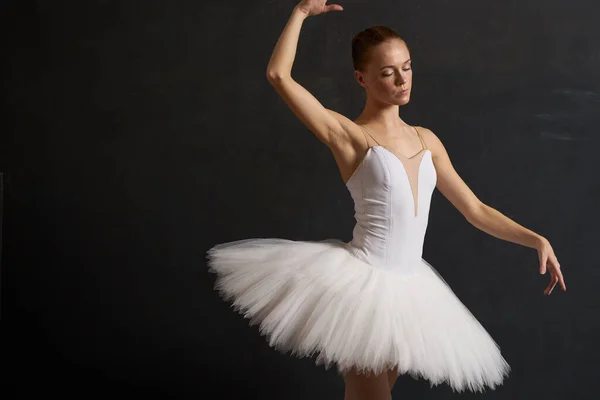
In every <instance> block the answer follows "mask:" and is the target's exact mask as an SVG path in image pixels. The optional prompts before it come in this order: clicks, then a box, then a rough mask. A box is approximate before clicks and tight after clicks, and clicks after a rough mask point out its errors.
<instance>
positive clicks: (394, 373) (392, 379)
mask: <svg viewBox="0 0 600 400" xmlns="http://www.w3.org/2000/svg"><path fill="white" fill-rule="evenodd" d="M387 374H388V383H389V385H390V392H391V391H392V388H393V387H394V383H396V379H398V367H396V368H394V369H391V370H389V371H388V372H387Z"/></svg>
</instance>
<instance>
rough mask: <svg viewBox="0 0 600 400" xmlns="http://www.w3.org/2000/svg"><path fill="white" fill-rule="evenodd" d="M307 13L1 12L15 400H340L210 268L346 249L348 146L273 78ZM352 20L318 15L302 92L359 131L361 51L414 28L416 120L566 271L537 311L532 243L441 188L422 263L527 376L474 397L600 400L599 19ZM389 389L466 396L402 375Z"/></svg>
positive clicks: (473, 6)
mask: <svg viewBox="0 0 600 400" xmlns="http://www.w3.org/2000/svg"><path fill="white" fill-rule="evenodd" d="M295 4H296V3H295V2H294V1H169V2H167V1H155V0H154V1H143V2H142V1H100V0H96V1H38V2H16V1H12V2H4V3H3V5H2V6H1V8H2V11H1V13H0V14H1V16H2V17H1V18H2V26H3V28H2V29H3V31H4V33H3V35H2V56H3V62H2V65H3V68H4V73H3V75H2V78H3V79H2V92H3V100H4V102H3V106H4V111H5V119H4V125H5V128H4V129H3V130H2V135H1V143H0V156H1V160H0V161H1V164H0V165H1V171H0V172H3V173H5V199H4V218H5V220H4V225H3V226H4V232H3V235H2V238H3V240H4V243H3V254H2V333H3V335H2V345H3V346H2V347H3V350H2V355H1V356H0V359H1V360H2V362H3V363H4V364H5V365H6V366H8V367H9V369H8V370H7V369H5V370H4V371H5V372H4V373H3V376H2V381H3V384H4V385H5V386H6V387H9V386H15V387H16V386H17V385H18V387H19V388H20V389H19V390H21V393H23V391H25V392H27V391H36V390H43V391H45V392H46V393H60V394H63V395H64V394H70V395H77V396H79V398H82V397H86V398H90V397H95V396H96V395H97V396H102V397H105V396H106V395H107V394H111V395H112V394H115V393H120V394H127V395H142V394H143V395H151V396H152V397H154V396H156V397H160V398H196V399H197V398H218V399H221V398H222V399H227V398H254V397H256V398H263V399H276V398H277V399H281V398H286V399H309V398H310V399H334V398H339V399H341V398H343V382H342V381H341V379H340V378H339V377H338V376H337V375H336V372H335V371H333V370H328V371H325V370H324V369H322V368H320V367H314V366H313V361H312V360H311V359H295V358H292V357H289V356H285V355H282V354H279V353H277V352H276V351H275V350H273V349H271V348H269V347H268V345H267V344H266V341H265V340H264V338H263V337H261V336H260V335H259V333H258V329H257V328H256V327H252V328H250V327H248V325H247V320H244V319H243V318H242V316H240V315H238V314H236V313H234V311H233V310H232V309H231V308H230V307H229V304H226V303H224V302H222V301H221V300H220V299H219V297H218V295H217V294H216V292H215V291H213V289H212V285H213V276H212V275H210V274H208V273H207V268H206V262H205V258H204V257H205V252H206V250H207V249H208V248H210V247H211V246H212V245H214V244H216V243H221V242H224V241H229V240H236V239H243V238H248V237H285V238H289V239H296V240H321V239H326V238H329V237H336V238H341V239H343V240H349V239H350V236H351V230H352V227H353V224H354V221H353V209H352V203H351V200H350V196H349V194H348V192H347V191H346V189H345V187H344V185H343V183H342V181H341V179H340V177H339V173H338V171H337V169H336V166H335V162H334V160H333V157H332V155H331V153H330V152H329V150H328V149H327V148H326V147H325V146H324V145H323V144H322V143H321V142H319V141H318V140H316V139H315V137H314V136H313V135H312V134H311V133H310V131H308V130H307V129H306V128H305V127H304V126H303V125H302V124H301V122H300V121H299V120H297V119H296V118H295V116H294V115H293V114H292V112H291V111H290V110H289V109H288V108H287V106H286V105H285V103H284V102H283V101H282V100H281V98H280V97H279V96H278V95H277V93H276V92H275V90H274V89H273V88H272V87H271V86H270V85H269V84H268V82H267V80H266V66H267V63H268V60H269V57H270V55H271V52H272V50H273V47H274V45H275V43H276V41H277V39H278V37H279V34H280V33H281V30H282V29H283V27H284V25H285V23H286V22H287V19H288V17H289V15H290V12H291V10H292V7H293V6H294V5H295ZM339 4H341V5H343V6H344V8H345V11H343V12H337V13H330V14H326V15H321V16H318V17H314V18H309V19H307V20H306V22H305V24H304V28H303V31H302V33H301V37H300V43H299V46H298V52H297V57H296V62H295V66H294V70H293V75H294V78H295V79H296V80H297V81H298V82H300V83H301V84H302V85H304V86H305V87H306V88H307V89H308V90H310V91H311V92H312V93H313V94H314V95H315V96H316V97H317V98H318V99H319V100H320V101H321V102H322V103H323V104H324V105H325V106H326V107H328V108H331V109H334V110H336V111H338V112H340V113H343V114H344V115H346V116H348V117H349V118H356V117H357V116H358V114H359V113H360V111H361V109H362V106H363V102H364V94H363V93H362V89H361V88H360V87H359V86H358V84H356V83H355V81H354V78H353V75H352V73H353V71H352V64H351V58H350V41H351V38H352V36H353V35H354V34H355V33H357V32H358V31H359V30H361V29H364V28H366V27H369V26H372V25H378V24H384V25H389V26H390V27H392V28H394V29H395V30H397V31H398V32H399V33H400V34H401V35H402V36H403V37H404V38H405V39H406V41H407V43H408V45H409V47H410V49H411V55H412V58H413V63H414V64H413V66H414V89H413V95H412V99H411V102H410V104H409V105H407V106H406V107H403V108H401V116H402V118H403V119H404V120H405V121H407V122H408V123H410V124H413V125H421V126H425V127H428V128H429V129H431V130H433V131H434V132H435V133H436V134H437V135H438V136H439V137H440V138H441V140H442V141H443V142H444V144H445V146H446V148H447V150H448V152H449V154H450V157H451V159H452V161H453V163H454V166H455V168H456V170H457V171H458V173H459V174H460V175H461V176H462V178H463V179H464V180H465V181H466V182H467V184H468V185H469V186H470V188H471V189H472V190H473V191H474V192H475V194H476V195H477V196H478V197H479V198H480V199H481V200H482V201H484V202H485V203H486V204H488V205H490V206H492V207H494V208H496V209H498V210H499V211H501V212H502V213H504V214H505V215H507V216H509V217H510V218H512V219H514V220H515V221H517V222H518V223H520V224H522V225H524V226H526V227H527V228H530V229H532V230H534V231H536V232H538V233H540V234H542V235H544V236H546V237H547V238H548V239H549V240H550V242H551V244H552V245H553V247H554V249H555V251H556V254H557V256H558V259H559V261H560V262H561V265H562V268H563V271H564V273H565V278H566V282H567V287H568V291H567V292H565V293H563V292H562V291H560V290H559V289H558V288H557V289H555V291H554V293H553V294H552V295H551V296H550V297H546V296H544V295H543V289H544V287H545V286H546V284H547V282H548V280H549V278H548V276H540V275H539V273H538V259H537V253H536V252H535V250H533V249H528V248H524V247H521V246H518V245H515V244H512V243H509V242H504V241H501V240H499V239H496V238H494V237H492V236H489V235H487V234H485V233H484V232H482V231H480V230H478V229H476V228H474V227H473V226H471V225H469V224H468V223H467V222H466V220H465V219H464V218H463V217H462V215H460V213H458V211H457V210H455V209H454V208H453V207H452V206H451V204H450V203H449V202H448V201H447V200H446V199H445V198H444V197H443V196H442V195H441V194H440V193H439V192H438V191H436V192H434V197H433V201H432V209H431V214H430V222H429V228H428V233H427V237H426V242H425V248H424V258H425V259H426V260H428V261H429V262H430V263H431V264H432V265H434V266H435V267H436V268H437V269H438V271H439V272H440V273H441V274H442V275H443V276H444V278H445V279H446V280H447V282H448V283H449V284H450V286H451V287H452V288H453V289H454V291H455V293H456V294H457V295H458V297H459V298H460V299H461V300H462V301H463V302H464V303H465V305H467V307H469V309H470V310H471V311H472V312H473V314H474V315H475V316H476V317H477V318H478V319H479V320H480V321H481V322H482V324H483V325H484V326H485V327H486V329H487V330H488V331H489V332H490V334H491V335H492V336H493V337H494V338H495V340H496V341H497V342H498V343H499V345H500V346H501V348H502V351H503V354H504V355H505V357H506V359H507V361H508V362H509V363H510V364H511V366H512V368H513V370H512V373H511V376H510V377H509V379H508V380H507V381H506V382H505V384H504V385H503V386H502V387H500V388H498V389H497V390H496V391H494V392H489V393H487V394H485V395H483V396H481V395H480V396H481V397H485V398H489V399H511V400H516V399H532V398H538V397H539V398H545V399H559V398H571V399H596V398H598V396H599V394H600V391H599V389H598V386H597V382H596V377H597V376H598V374H599V373H600V367H599V366H598V359H599V356H600V351H599V349H598V341H597V339H598V334H599V333H600V330H599V325H600V322H599V321H598V315H599V308H600V307H599V306H600V299H599V296H598V289H597V285H598V280H599V278H600V272H599V271H600V270H599V269H598V256H597V252H596V248H597V243H598V240H599V239H600V235H599V234H598V217H599V213H598V209H597V205H598V201H599V200H600V186H599V181H598V173H597V172H598V146H599V145H600V140H599V139H598V136H597V135H596V133H597V127H598V124H599V123H600V113H599V108H600V92H599V90H600V72H599V71H600V24H598V16H599V15H600V3H598V2H594V1H584V0H570V1H567V0H549V1H541V0H537V1H533V0H525V1H518V2H517V1H481V0H465V1H439V0H437V1H402V2H398V1H390V0H377V1H340V2H339ZM6 371H8V372H6ZM211 393H212V394H211ZM394 394H395V395H397V396H398V397H399V398H423V399H425V398H426V399H449V398H458V395H452V394H451V391H450V389H449V388H448V387H447V386H438V387H434V388H433V389H430V388H429V386H428V384H427V383H426V382H425V381H422V380H414V379H412V378H410V377H401V378H400V380H399V381H398V383H397V385H396V387H395V389H394ZM203 396H204V397H203ZM461 398H476V396H475V395H470V394H466V395H464V396H461Z"/></svg>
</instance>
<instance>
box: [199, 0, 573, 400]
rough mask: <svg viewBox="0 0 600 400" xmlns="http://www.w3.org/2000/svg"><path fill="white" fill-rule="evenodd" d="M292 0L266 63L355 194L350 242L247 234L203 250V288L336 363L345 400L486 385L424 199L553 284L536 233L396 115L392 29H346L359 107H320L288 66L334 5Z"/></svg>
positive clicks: (398, 91) (403, 63)
mask: <svg viewBox="0 0 600 400" xmlns="http://www.w3.org/2000/svg"><path fill="white" fill-rule="evenodd" d="M325 3H326V2H325V1H322V0H304V1H302V2H300V3H299V4H297V5H296V7H294V10H293V12H292V15H291V17H290V19H289V21H288V23H287V25H286V26H285V29H284V30H283V32H282V34H281V37H280V38H279V41H278V42H277V45H276V46H275V49H274V51H273V55H272V57H271V60H270V62H269V65H268V68H267V77H268V80H269V82H270V83H271V84H272V86H273V87H274V88H275V89H276V90H277V92H278V93H279V94H280V95H281V97H282V98H283V100H284V101H285V102H286V104H287V105H288V106H289V107H290V109H291V110H292V111H293V113H294V114H295V115H296V116H297V117H298V118H299V119H300V120H301V121H302V122H303V123H304V124H305V125H306V126H307V128H308V129H309V130H310V131H311V132H312V133H313V134H314V135H315V136H316V137H317V138H318V139H319V140H320V141H321V142H323V143H325V144H326V145H327V146H328V147H329V148H330V149H331V152H332V153H333V155H334V157H335V160H336V162H337V165H338V168H339V170H340V174H341V178H342V179H343V181H344V182H345V184H346V186H347V188H348V191H349V192H350V195H351V196H352V199H353V200H354V204H355V218H356V225H355V227H354V230H353V238H352V240H351V241H350V242H347V243H345V242H342V241H340V240H337V239H329V240H324V241H312V242H311V241H292V240H287V239H282V238H252V239H243V240H238V241H234V242H229V243H222V244H218V245H215V246H214V247H213V248H211V249H210V250H209V251H208V260H209V261H208V264H209V268H210V271H211V272H213V273H215V274H216V275H217V278H216V286H215V288H216V289H217V290H218V291H219V293H220V294H221V295H222V296H223V298H224V299H225V300H227V301H231V302H232V305H233V307H235V309H236V310H238V311H239V312H240V313H242V314H243V315H244V316H245V317H246V318H249V319H250V324H259V326H260V332H261V334H263V335H265V336H266V337H267V338H268V341H269V344H270V345H271V346H273V347H274V348H276V349H278V350H280V351H282V352H284V353H287V354H292V355H295V356H298V357H306V356H313V355H316V363H317V365H324V366H325V367H326V368H329V366H331V365H335V366H336V368H337V370H338V372H339V373H340V374H341V375H343V377H344V381H345V384H346V400H362V399H369V400H382V399H391V389H392V387H393V385H394V382H395V381H396V378H397V377H398V375H399V374H403V373H406V374H411V375H412V376H414V377H422V378H424V379H427V380H429V381H430V382H431V385H435V384H439V383H442V382H445V383H447V384H448V385H450V386H451V387H452V389H453V390H456V391H463V390H470V391H483V390H485V388H486V387H489V388H491V389H494V388H495V387H496V386H497V385H499V384H501V383H502V382H503V379H504V378H505V377H506V376H508V374H509V371H510V367H509V364H508V363H507V362H506V360H505V359H504V357H503V356H502V355H501V353H500V347H499V346H498V345H497V344H496V343H495V342H494V340H493V339H492V338H491V337H490V335H489V334H488V332H487V331H486V330H485V329H484V328H483V327H482V326H481V324H480V323H479V322H478V321H477V320H476V319H475V317H474V316H473V315H472V314H471V313H470V312H469V310H468V309H467V308H466V307H465V306H464V305H463V304H462V303H461V302H460V300H459V299H458V298H457V297H456V295H455V294H454V293H453V292H452V290H451V289H450V288H449V287H448V285H447V284H446V282H445V281H444V280H443V278H442V277H441V276H440V275H439V274H438V273H437V271H436V270H435V269H434V268H433V267H432V266H431V265H430V264H429V263H427V262H426V261H425V260H424V259H423V258H422V250H423V241H424V237H425V232H426V228H427V221H428V215H429V205H430V200H431V195H432V192H433V190H434V189H435V188H436V187H437V188H438V190H439V191H440V192H441V193H442V194H443V195H444V196H445V197H446V198H448V200H449V201H450V202H451V203H452V204H453V205H454V206H455V207H456V208H457V209H458V210H459V211H460V212H461V213H462V214H463V215H464V216H465V218H466V219H467V220H468V221H469V222H470V223H471V224H473V225H474V226H476V227H477V228H479V229H481V230H483V231H485V232H487V233H488V234H490V235H493V236H495V237H497V238H500V239H502V240H506V241H510V242H513V243H517V244H520V245H522V246H527V247H530V248H534V249H536V250H537V252H538V255H539V268H540V273H541V274H545V273H546V270H549V271H550V274H551V280H550V283H549V285H548V286H547V287H546V289H545V290H544V293H545V294H548V295H549V294H550V293H551V292H552V290H553V289H554V287H555V285H556V284H557V283H560V286H561V288H562V290H566V286H565V283H564V280H563V276H562V273H561V270H560V265H559V263H558V260H557V259H556V256H555V254H554V252H553V250H552V247H551V246H550V243H549V242H548V240H547V239H546V238H544V237H543V236H541V235H539V234H537V233H535V232H532V231H531V230H529V229H526V228H524V227H523V226H521V225H519V224H517V223H516V222H514V221H512V220H511V219H509V218H507V217H506V216H504V215H502V214H501V213H500V212H498V211H496V210H494V209H492V208H491V207H489V206H487V205H485V204H483V203H482V202H481V201H480V200H479V199H478V198H477V197H476V196H475V195H474V194H473V193H472V192H471V190H470V189H469V188H468V186H467V185H466V184H465V183H464V182H463V180H462V179H461V178H460V177H459V175H458V174H457V173H456V171H455V170H454V168H453V167H452V164H451V162H450V159H449V157H448V154H447V153H446V150H445V148H444V146H443V144H442V143H441V141H440V139H439V138H438V137H437V136H436V135H435V134H434V133H433V132H432V131H431V130H429V129H426V128H423V127H414V126H410V125H408V124H407V123H405V122H404V121H403V120H402V119H401V118H400V117H399V107H400V106H401V105H404V104H406V103H408V101H409V98H410V93H411V90H412V70H411V61H410V54H409V51H408V48H407V46H406V44H405V42H404V41H403V40H402V39H401V38H400V37H399V36H398V35H397V34H396V33H395V32H394V31H393V30H391V29H389V28H387V27H384V26H376V27H372V28H369V29H366V30H364V31H362V32H360V33H358V34H357V35H356V36H355V37H354V39H353V41H352V57H353V62H354V68H355V77H356V80H357V82H358V83H359V84H360V85H361V86H362V87H363V88H364V89H365V91H366V105H365V108H364V110H363V112H362V113H361V115H360V116H359V117H358V118H357V119H356V120H354V121H353V120H350V119H348V118H346V117H345V116H343V115H341V114H339V113H337V112H335V111H332V110H329V109H326V108H325V107H323V106H322V105H321V103H320V102H319V101H318V100H317V99H315V98H314V97H313V96H312V95H311V94H310V93H309V92H308V91H307V90H306V89H304V88H303V87H302V86H301V85H299V84H298V83H297V82H296V81H294V79H293V78H292V77H291V70H292V64H293V61H294V57H295V52H296V47H297V43H298V38H299V34H300V29H301V27H302V24H303V21H304V20H305V19H306V18H308V17H310V16H315V15H319V14H322V13H326V12H329V11H342V7H341V6H339V5H326V4H325Z"/></svg>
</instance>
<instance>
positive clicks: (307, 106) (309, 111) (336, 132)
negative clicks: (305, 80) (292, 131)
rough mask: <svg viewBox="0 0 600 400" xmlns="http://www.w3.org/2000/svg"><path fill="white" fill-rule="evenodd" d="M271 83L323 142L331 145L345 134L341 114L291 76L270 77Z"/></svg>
mask: <svg viewBox="0 0 600 400" xmlns="http://www.w3.org/2000/svg"><path fill="white" fill-rule="evenodd" d="M268 80H269V82H270V83H271V85H272V86H273V87H274V88H275V90H277V93H279V95H280V96H281V97H282V98H283V100H284V101H285V103H286V104H287V105H288V106H289V108H290V109H291V110H292V112H293V113H294V114H295V115H296V116H297V117H298V119H300V121H302V123H303V124H304V125H305V126H306V127H307V128H308V129H309V130H310V131H311V132H312V133H313V134H314V135H315V136H316V137H317V138H318V139H319V140H320V141H321V142H323V143H325V144H327V145H331V144H332V143H333V142H335V141H338V140H339V139H340V137H342V136H344V135H345V133H346V130H345V129H344V128H343V122H342V121H341V119H342V117H343V116H341V114H338V113H336V112H334V111H331V110H328V109H327V108H325V107H324V106H323V105H322V104H321V103H320V102H319V100H317V99H316V98H315V97H314V96H313V95H312V94H311V93H310V92H309V91H308V90H306V89H305V88H304V87H303V86H302V85H300V84H299V83H298V82H296V81H295V80H294V79H293V78H291V77H289V76H288V77H279V78H277V77H269V78H268Z"/></svg>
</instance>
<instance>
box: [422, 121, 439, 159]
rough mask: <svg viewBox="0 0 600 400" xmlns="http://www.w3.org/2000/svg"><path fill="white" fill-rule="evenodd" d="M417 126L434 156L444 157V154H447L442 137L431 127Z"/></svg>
mask: <svg viewBox="0 0 600 400" xmlns="http://www.w3.org/2000/svg"><path fill="white" fill-rule="evenodd" d="M416 128H417V129H418V130H419V133H420V134H421V137H422V138H423V141H424V142H425V144H426V145H427V148H428V149H429V150H430V151H431V155H432V156H433V157H434V158H437V157H438V156H442V157H443V156H444V154H446V149H445V147H444V144H443V143H442V141H441V140H440V138H439V137H438V136H437V135H436V134H435V133H433V131H432V130H431V129H428V128H425V127H423V126H417V127H416Z"/></svg>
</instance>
